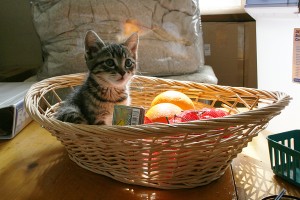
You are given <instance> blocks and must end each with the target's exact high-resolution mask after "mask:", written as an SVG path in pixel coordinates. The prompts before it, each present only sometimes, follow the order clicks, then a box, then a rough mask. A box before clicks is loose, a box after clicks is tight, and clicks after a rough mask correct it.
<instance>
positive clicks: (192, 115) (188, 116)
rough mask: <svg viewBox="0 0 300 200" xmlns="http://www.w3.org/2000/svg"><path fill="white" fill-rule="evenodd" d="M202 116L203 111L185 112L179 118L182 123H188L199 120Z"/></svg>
mask: <svg viewBox="0 0 300 200" xmlns="http://www.w3.org/2000/svg"><path fill="white" fill-rule="evenodd" d="M200 115H201V111H199V110H185V111H183V112H181V113H180V114H179V115H178V116H177V118H180V119H181V122H188V121H194V120H199V119H200V117H199V116H200Z"/></svg>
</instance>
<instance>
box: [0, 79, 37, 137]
mask: <svg viewBox="0 0 300 200" xmlns="http://www.w3.org/2000/svg"><path fill="white" fill-rule="evenodd" d="M32 84H33V83H26V82H1V83H0V94H1V95H0V139H11V138H13V137H15V136H16V135H17V134H18V133H19V132H20V131H21V130H22V129H23V128H24V127H25V126H26V125H27V124H29V123H30V122H31V121H32V119H31V118H30V117H29V115H28V114H27V112H26V110H25V107H24V97H25V94H26V92H27V91H28V89H29V88H30V87H31V85H32Z"/></svg>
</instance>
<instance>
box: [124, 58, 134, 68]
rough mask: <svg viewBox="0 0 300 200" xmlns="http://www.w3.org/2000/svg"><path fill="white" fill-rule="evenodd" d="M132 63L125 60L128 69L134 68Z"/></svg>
mask: <svg viewBox="0 0 300 200" xmlns="http://www.w3.org/2000/svg"><path fill="white" fill-rule="evenodd" d="M132 64H133V63H132V61H131V60H130V59H127V60H125V67H126V68H131V67H132Z"/></svg>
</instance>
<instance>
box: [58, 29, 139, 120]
mask: <svg viewBox="0 0 300 200" xmlns="http://www.w3.org/2000/svg"><path fill="white" fill-rule="evenodd" d="M137 48H138V34H137V33H133V34H132V35H131V36H130V37H129V38H128V39H127V40H126V41H125V42H124V43H121V44H115V43H112V44H105V43H104V42H103V41H102V40H101V39H100V37H99V36H98V35H97V34H96V33H95V32H93V31H88V32H87V34H86V37H85V52H86V54H85V59H86V63H87V67H88V73H87V78H86V80H85V82H84V83H83V84H82V85H81V86H80V87H79V88H77V89H76V90H75V91H74V93H72V94H70V95H69V96H68V97H67V99H66V100H65V101H64V102H63V103H62V104H61V106H60V107H59V108H58V110H57V112H56V114H55V115H54V117H55V118H56V119H58V120H61V121H64V122H71V123H76V124H97V125H111V124H112V114H113V108H114V105H116V104H122V105H129V104H130V98H129V94H128V90H127V84H128V82H129V81H130V79H131V78H132V76H133V75H134V74H135V71H136V68H137Z"/></svg>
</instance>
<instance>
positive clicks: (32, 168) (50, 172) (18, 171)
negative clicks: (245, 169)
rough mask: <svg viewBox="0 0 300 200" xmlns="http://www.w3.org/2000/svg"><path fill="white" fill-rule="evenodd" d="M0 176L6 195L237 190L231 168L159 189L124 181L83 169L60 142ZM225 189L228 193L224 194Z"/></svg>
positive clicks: (181, 194)
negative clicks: (195, 183)
mask: <svg viewBox="0 0 300 200" xmlns="http://www.w3.org/2000/svg"><path fill="white" fill-rule="evenodd" d="M11 169H13V170H11ZM11 173H14V174H13V175H12V174H11ZM12 176H16V177H17V178H13V177H12ZM0 178H1V180H7V182H6V183H5V184H3V185H1V187H2V189H3V191H2V192H4V193H3V194H4V195H5V197H6V198H7V199H19V197H20V198H22V199H31V200H34V199H44V200H47V199H72V200H76V199H87V200H88V199H93V200H96V199H99V200H106V199H110V200H113V199H116V200H120V199H122V200H126V199H130V200H135V199H136V200H160V199H162V200H168V199H172V200H176V199H180V200H182V199H189V200H192V199H199V198H200V197H204V198H203V199H215V198H213V197H217V199H218V198H219V197H220V195H222V196H224V197H225V198H224V200H225V199H230V200H231V199H236V193H235V191H232V188H231V186H230V184H229V183H230V181H227V180H230V179H231V180H232V176H231V173H230V171H229V172H228V173H226V174H224V175H223V176H222V177H221V178H220V179H218V180H216V181H214V182H212V183H211V184H209V185H206V186H202V187H197V188H193V189H179V190H160V189H155V188H147V187H142V186H136V185H129V184H124V183H121V182H118V181H115V180H113V179H111V178H108V177H105V176H102V175H99V174H95V173H93V172H90V171H88V170H85V169H83V168H81V167H79V166H77V164H75V163H74V162H73V161H71V160H70V159H69V157H68V154H67V152H66V150H65V149H64V148H63V146H61V147H55V148H52V149H48V150H44V151H42V152H39V154H38V156H36V155H35V153H34V152H33V153H32V154H30V155H28V159H26V160H24V161H22V163H21V162H18V163H17V162H13V163H11V164H10V166H7V168H6V170H5V171H3V173H0ZM231 183H232V185H233V182H232V181H231ZM9 187H10V188H9ZM0 191H1V189H0ZM5 191H6V192H5ZM7 191H17V192H16V193H14V192H11V193H8V192H7ZM225 191H226V192H227V195H224V194H223V193H224V192H225ZM228 194H229V195H228Z"/></svg>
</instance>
